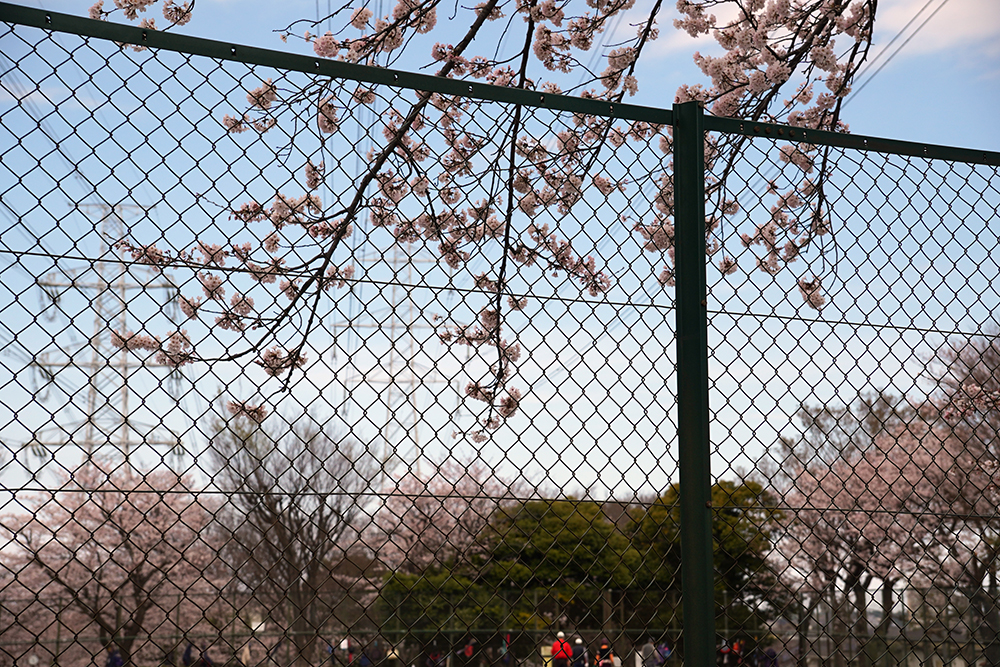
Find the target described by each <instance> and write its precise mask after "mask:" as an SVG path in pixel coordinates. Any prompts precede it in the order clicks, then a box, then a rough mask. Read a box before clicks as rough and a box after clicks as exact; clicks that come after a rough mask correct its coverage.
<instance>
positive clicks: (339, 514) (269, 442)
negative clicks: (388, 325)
mask: <svg viewBox="0 0 1000 667" xmlns="http://www.w3.org/2000/svg"><path fill="white" fill-rule="evenodd" d="M233 412H235V413H236V414H237V415H238V416H234V417H233V418H232V419H229V420H228V421H225V420H223V419H221V418H218V419H216V420H215V421H214V422H213V424H212V428H213V432H214V434H213V435H212V437H211V440H210V443H209V451H210V457H211V461H212V465H213V467H214V472H213V475H212V480H213V483H214V485H215V486H216V487H217V488H218V489H219V490H220V491H221V492H222V493H223V494H224V496H225V499H226V500H225V505H223V507H222V508H221V509H220V514H219V516H220V525H221V528H222V531H223V533H224V536H225V538H226V545H225V551H224V553H225V554H226V561H227V563H228V564H229V565H230V566H231V570H230V573H229V576H230V577H231V584H230V588H231V589H232V590H233V591H234V592H235V593H237V594H239V595H240V596H243V597H246V598H247V599H250V600H252V601H254V602H256V603H257V604H258V605H260V607H261V608H262V610H263V612H264V614H266V616H267V617H268V618H270V619H272V620H273V621H274V622H276V623H277V624H278V626H279V627H280V628H282V630H283V632H284V638H283V640H282V641H284V642H285V643H286V645H287V646H289V647H291V648H292V651H293V658H294V663H295V664H296V665H302V666H303V667H304V666H306V665H310V664H313V662H314V661H316V660H318V659H320V658H321V657H322V656H323V655H325V654H324V651H325V650H326V644H324V643H323V642H321V641H320V639H321V635H322V633H323V631H324V630H327V629H331V628H334V629H339V628H340V626H341V624H340V623H338V618H337V617H336V608H337V604H338V603H339V602H340V601H341V599H342V598H343V597H344V596H345V595H347V593H348V591H349V590H350V588H351V586H352V585H353V584H354V581H351V580H343V578H342V577H340V575H339V574H338V565H340V564H341V563H343V562H344V561H345V560H347V559H348V555H349V553H350V551H351V549H352V548H353V547H355V546H356V545H357V544H358V535H359V534H360V532H361V531H362V530H364V529H365V528H366V527H367V525H368V524H369V523H370V521H371V517H370V516H369V514H368V509H369V508H370V507H371V504H372V499H373V498H374V497H375V496H376V495H377V494H378V493H379V492H380V491H381V488H380V485H381V481H382V477H383V474H384V466H383V461H382V459H381V458H380V457H379V456H377V455H376V453H375V452H374V451H373V450H372V449H371V448H370V447H366V446H365V445H364V444H363V443H361V442H359V441H357V440H355V439H354V438H351V437H349V436H344V437H335V436H332V435H330V434H329V432H328V428H327V427H324V425H323V424H322V423H320V422H319V421H318V420H316V419H315V418H313V417H312V416H311V415H308V414H307V415H305V416H303V417H301V418H300V419H298V420H296V421H295V422H293V423H292V424H290V425H287V426H286V427H285V428H283V429H282V428H280V427H278V426H275V425H274V424H276V423H280V421H281V420H280V419H277V418H276V417H272V418H271V420H270V423H271V425H270V426H265V425H262V424H259V423H257V422H256V421H254V420H252V419H249V418H248V417H246V416H245V413H243V412H241V411H239V410H234V411H233ZM349 579H350V578H349Z"/></svg>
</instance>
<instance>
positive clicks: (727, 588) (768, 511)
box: [631, 480, 784, 633]
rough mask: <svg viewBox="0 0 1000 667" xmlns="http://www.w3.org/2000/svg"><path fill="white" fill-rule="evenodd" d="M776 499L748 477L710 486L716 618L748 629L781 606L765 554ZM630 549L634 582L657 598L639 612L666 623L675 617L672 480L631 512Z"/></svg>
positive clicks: (772, 534)
mask: <svg viewBox="0 0 1000 667" xmlns="http://www.w3.org/2000/svg"><path fill="white" fill-rule="evenodd" d="M776 504H777V500H776V497H775V496H774V495H773V494H772V493H771V492H770V491H768V490H767V489H766V488H765V487H764V486H763V485H762V484H760V483H759V482H754V481H747V480H744V481H729V480H720V481H718V482H716V483H715V484H714V485H713V486H712V542H713V553H714V566H715V572H716V576H717V580H716V591H715V600H716V615H717V616H719V617H722V616H723V615H725V616H726V617H727V623H728V625H729V627H731V628H733V627H743V628H744V629H745V630H746V631H747V632H748V633H749V632H752V631H753V630H755V629H757V627H755V626H754V624H757V625H758V626H760V625H762V624H763V623H765V622H766V621H767V620H769V619H773V618H775V617H776V616H777V615H778V613H779V612H780V611H781V607H782V606H783V604H784V600H783V598H782V595H781V592H780V587H779V586H778V581H777V576H776V574H775V572H774V570H773V568H772V565H771V564H770V563H769V561H768V556H769V554H770V553H771V550H772V548H773V546H774V541H775V540H776V539H777V535H778V531H779V528H780V518H781V514H780V513H779V511H778V510H777V509H776ZM631 533H632V535H631V541H632V546H633V548H634V550H635V552H636V553H637V556H638V558H639V567H638V568H637V570H636V577H637V582H639V583H640V587H641V588H643V589H645V590H647V591H651V592H652V594H653V595H654V596H658V597H659V599H653V600H648V601H646V604H647V606H646V609H647V613H649V614H652V615H655V616H657V617H658V618H659V625H661V626H666V625H667V624H668V623H669V621H670V620H671V618H672V617H673V616H675V615H676V616H678V617H679V609H678V606H679V604H680V600H681V596H680V592H681V591H680V577H679V572H680V564H681V561H680V487H679V485H678V484H674V485H672V486H671V487H670V488H668V489H667V491H666V492H664V493H663V494H661V495H660V497H659V498H657V499H656V500H655V501H654V502H653V503H652V504H650V505H648V506H645V507H642V508H640V509H638V510H636V511H634V513H633V526H632V529H631Z"/></svg>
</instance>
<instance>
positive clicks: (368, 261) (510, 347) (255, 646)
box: [0, 26, 679, 667]
mask: <svg viewBox="0 0 1000 667" xmlns="http://www.w3.org/2000/svg"><path fill="white" fill-rule="evenodd" d="M2 40H3V44H4V49H3V52H4V58H5V65H4V74H3V81H4V87H5V90H6V93H7V98H6V101H5V102H4V108H3V111H2V118H3V128H4V129H3V139H2V142H3V143H2V148H0V153H2V156H3V157H2V161H3V169H4V172H5V174H7V177H5V179H4V182H5V183H6V184H7V185H5V186H4V190H3V215H4V216H5V224H4V232H3V255H4V267H3V275H4V280H3V281H2V282H3V284H4V286H5V287H4V296H3V306H2V312H3V322H4V324H3V336H4V339H3V340H4V342H3V351H4V357H3V368H4V379H3V382H2V385H3V388H2V392H3V399H2V404H3V413H4V416H3V418H2V420H3V426H2V428H3V434H4V448H3V453H4V456H5V459H4V461H3V463H2V474H3V484H4V489H5V491H4V496H3V500H2V505H3V507H2V513H3V535H4V547H3V549H4V555H5V557H4V566H3V570H2V571H3V584H2V590H3V611H2V613H3V617H2V620H0V646H2V649H0V656H2V659H3V660H4V661H5V662H6V663H7V664H36V661H37V662H40V663H42V664H61V665H74V664H92V663H98V664H105V663H106V664H109V665H110V664H113V663H117V661H119V660H120V661H122V662H123V663H125V664H137V665H155V664H160V663H171V664H177V665H180V664H184V665H190V664H194V663H198V662H202V663H205V662H208V661H210V662H212V663H220V664H222V663H225V664H229V663H234V661H240V662H242V663H243V664H245V665H264V664H281V665H287V664H295V665H319V664H324V663H338V664H339V663H343V664H359V665H363V664H369V663H370V664H399V665H441V666H442V667H443V666H444V665H451V666H455V665H473V664H476V665H478V664H480V663H482V662H490V663H491V664H541V661H542V660H543V655H542V653H540V647H542V645H543V644H544V645H545V646H544V648H551V644H552V642H553V639H554V637H553V634H554V632H555V631H556V630H564V631H565V632H566V633H575V634H576V635H577V636H579V637H580V638H581V639H583V640H585V641H586V645H587V647H588V648H589V649H590V657H589V658H588V659H587V660H586V662H587V663H588V664H589V663H590V662H592V661H593V658H594V656H595V655H596V654H595V651H598V650H599V649H600V639H601V637H606V638H607V639H608V640H609V641H612V642H614V647H615V649H616V650H618V651H623V652H624V651H629V650H631V646H632V644H633V643H634V642H636V641H638V640H639V637H640V635H645V634H649V635H653V634H655V635H657V636H661V635H664V633H666V632H672V633H676V632H677V629H678V621H677V619H676V616H675V613H674V609H675V607H676V604H677V599H678V596H679V591H678V586H679V584H677V583H675V582H674V581H673V580H672V579H671V578H669V577H660V578H659V579H656V580H655V581H654V580H653V579H651V578H650V577H648V576H646V575H642V577H645V578H641V577H640V575H639V574H637V572H636V567H638V555H637V552H636V548H635V547H634V546H633V544H632V543H631V541H630V540H629V538H628V535H629V530H630V526H631V525H632V522H633V518H634V517H633V514H634V510H635V508H636V507H638V506H639V505H638V504H637V503H639V502H640V501H641V500H647V501H648V500H649V499H651V498H654V497H655V496H656V495H657V493H658V491H659V490H661V489H664V488H667V487H668V486H669V484H670V481H671V479H672V478H673V477H674V476H675V475H674V469H675V463H674V461H673V459H672V458H671V456H670V455H669V454H668V443H669V441H670V440H671V439H672V438H673V433H674V431H675V428H674V427H673V426H672V419H671V416H670V412H671V409H672V405H673V402H674V401H673V398H672V396H671V392H669V391H667V389H666V388H667V386H668V380H669V376H670V374H671V373H672V369H673V364H672V362H671V361H670V354H671V352H670V350H671V333H670V326H669V323H670V311H671V307H672V306H671V301H670V298H669V297H668V296H667V295H665V294H664V293H663V292H662V290H661V289H660V288H659V286H658V285H657V284H656V283H655V281H652V286H650V285H649V282H650V281H648V280H645V278H646V277H647V276H650V275H652V274H653V273H654V270H655V269H656V265H655V263H656V262H658V261H659V258H657V257H652V256H648V257H646V256H643V253H642V251H641V247H640V245H639V243H638V241H636V240H630V237H631V233H630V229H628V225H629V223H628V220H629V219H632V220H634V219H637V218H638V217H640V216H641V215H643V212H644V211H646V210H648V209H649V208H651V206H652V198H653V196H654V195H655V190H650V189H648V188H647V189H646V190H645V191H643V192H635V191H633V192H632V193H631V194H630V195H626V194H625V193H624V192H623V191H622V190H623V189H624V188H623V189H622V190H620V189H618V188H617V187H611V188H610V189H609V190H608V193H607V194H601V193H600V192H599V191H598V190H595V189H594V188H591V187H589V186H588V188H587V191H586V192H585V193H579V192H578V191H577V190H575V189H574V188H573V187H563V185H562V184H558V183H555V182H553V184H554V188H555V189H553V190H552V192H555V195H554V196H555V197H556V198H557V199H558V201H553V202H551V204H552V206H546V205H545V204H544V203H539V204H538V205H537V206H535V208H537V211H534V210H533V211H530V212H531V213H532V214H533V217H532V218H529V217H528V215H527V213H526V209H527V208H528V206H527V205H525V206H524V207H518V208H517V209H516V210H515V211H514V213H513V218H512V220H513V222H512V225H511V229H510V231H508V232H506V233H505V230H504V228H503V224H502V222H498V220H501V221H502V220H503V219H504V212H503V209H502V206H503V202H506V201H507V199H506V197H507V196H508V194H509V192H508V183H509V180H508V179H504V180H497V179H496V178H495V173H493V175H491V173H492V172H490V171H489V167H490V165H491V164H493V163H495V162H502V161H504V160H505V159H506V152H507V151H509V145H510V141H509V137H507V136H504V135H503V133H502V128H504V127H505V126H508V127H509V126H510V124H511V122H512V118H513V115H514V114H519V120H518V122H519V124H520V127H521V128H522V129H521V131H520V132H519V135H523V136H526V137H537V138H538V141H536V142H535V143H534V144H533V145H528V144H524V145H522V146H521V148H520V150H521V153H522V155H521V157H519V158H518V159H519V160H520V161H521V162H524V163H525V164H526V165H529V166H530V160H531V159H532V156H534V157H535V158H538V156H542V155H545V154H547V153H548V152H553V153H555V152H556V142H558V141H560V139H559V133H560V132H566V131H567V130H571V129H574V128H575V127H576V124H575V122H574V116H573V114H569V113H562V112H556V111H548V110H544V109H530V108H520V109H518V108H515V107H513V106H510V105H503V104H497V103H489V102H480V101H476V100H464V99H452V98H448V97H443V96H436V97H434V98H433V99H430V100H427V99H424V98H422V97H421V94H420V93H419V92H415V91H413V90H408V89H403V88H398V87H389V86H375V85H370V84H362V83H359V82H356V81H346V80H330V79H319V78H316V77H314V76H307V75H305V74H300V73H296V72H292V71H283V70H278V69H273V68H265V67H255V66H250V65H246V64H243V63H240V62H223V61H219V60H212V59H208V58H203V57H196V56H190V55H184V54H178V53H174V52H170V51H164V50H155V49H153V50H143V51H139V52H136V51H134V50H132V49H131V47H126V48H124V49H122V48H119V47H118V46H116V45H115V44H114V43H112V42H109V41H103V40H97V39H83V38H80V37H77V36H74V35H69V34H59V33H50V32H43V31H41V30H38V29H35V28H29V27H21V26H15V27H12V26H6V27H5V28H4V33H3V35H2ZM265 82H270V83H269V84H266V83H265ZM262 85H267V86H270V88H267V89H266V90H263V91H262V92H260V93H259V95H261V96H262V97H261V99H262V100H263V99H264V98H266V97H267V96H269V95H271V91H274V95H275V96H276V97H277V98H278V99H277V100H274V101H273V103H269V102H266V101H262V102H260V103H258V104H257V106H256V108H250V104H251V103H252V102H253V100H251V101H250V103H248V99H247V95H248V91H252V90H254V89H258V88H260V87H261V86H262ZM415 104H422V105H423V108H424V109H425V111H424V112H423V114H422V118H421V119H420V120H419V121H418V126H415V127H413V132H412V134H411V136H412V141H411V140H410V139H408V140H407V143H405V144H402V145H401V146H400V149H399V151H397V152H396V153H390V154H389V156H388V158H387V159H385V160H384V164H383V166H382V167H381V168H379V169H378V170H377V174H379V176H377V177H376V178H374V179H371V180H370V184H369V185H368V187H367V188H362V189H361V191H360V195H359V194H358V188H359V185H358V184H359V182H360V180H361V179H363V178H364V177H365V176H366V174H370V173H371V165H372V164H373V163H374V162H377V161H378V159H379V157H378V156H379V151H380V150H381V149H382V147H383V146H384V145H385V144H386V141H387V140H391V139H392V136H393V127H399V125H400V123H402V122H404V119H405V118H406V116H407V114H408V113H409V111H410V110H411V109H413V108H414V105H415ZM248 109H249V111H248ZM245 113H246V114H247V115H246V116H244V114H245ZM227 116H229V117H231V118H233V119H240V120H238V121H234V120H231V119H230V120H227ZM255 122H256V123H257V125H256V126H254V123H255ZM227 123H228V124H229V125H228V127H227ZM240 123H243V125H240ZM234 124H235V125H234ZM498 128H499V131H498ZM228 129H235V130H245V131H233V132H230V131H227V130H228ZM262 129H267V131H266V132H262V131H261V130H262ZM604 131H606V130H604ZM564 136H566V135H564ZM412 154H416V155H419V156H420V157H419V159H410V158H411V156H412ZM580 156H581V158H586V159H589V160H591V161H597V162H596V163H597V164H598V165H599V168H595V169H593V170H592V173H598V174H601V175H603V177H604V178H606V179H607V183H609V184H617V183H618V182H620V181H623V180H624V178H625V176H626V174H627V172H628V171H629V169H632V168H636V169H643V170H646V171H654V170H656V169H657V168H659V169H662V168H663V167H664V166H665V161H666V157H665V155H664V153H663V152H662V151H660V150H659V149H658V148H657V147H656V145H655V142H653V144H652V145H647V142H645V141H643V142H640V143H634V142H633V143H631V144H626V145H623V146H621V147H620V149H619V150H616V151H611V150H609V149H608V148H607V147H605V148H604V149H603V152H602V153H598V152H597V151H595V150H591V149H589V148H588V149H587V150H586V151H584V150H582V149H581V151H580ZM574 159H576V158H574ZM390 172H392V173H393V174H395V175H394V176H393V175H389V174H390ZM496 173H500V172H496ZM483 174H486V176H483ZM383 176H384V180H380V179H382V177H383ZM445 179H450V180H445ZM428 193H429V194H428ZM394 197H398V199H393V198H394ZM492 200H496V201H498V202H500V205H499V206H497V205H493V208H494V211H493V212H491V213H487V214H483V215H482V216H481V217H477V216H479V215H480V214H479V213H478V212H477V211H475V210H473V209H474V208H476V207H479V208H480V209H481V208H482V206H483V204H482V202H484V201H492ZM256 202H259V203H260V204H257V203H256ZM352 202H354V204H352ZM352 205H355V206H357V207H358V209H357V210H358V212H357V213H356V214H349V215H353V216H354V221H353V224H352V225H351V229H347V228H346V225H344V224H343V223H342V220H343V218H344V216H345V211H346V210H348V209H350V207H351V206H352ZM448 211H454V212H455V213H456V214H457V215H458V216H460V217H462V218H463V221H462V225H461V226H462V230H460V231H458V232H456V233H455V234H453V235H450V236H449V234H448V233H447V232H448V231H449V229H448V228H447V227H443V226H442V227H440V228H439V229H438V230H436V231H435V230H432V229H431V228H430V227H431V224H432V222H431V221H429V220H428V218H426V217H425V218H421V217H420V216H421V215H422V214H429V215H430V216H435V217H436V219H438V224H440V225H444V222H441V221H442V220H443V219H444V216H445V215H446V213H447V212H448ZM452 222H453V227H452V228H451V229H452V230H456V229H458V227H459V223H458V221H457V220H454V221H452ZM531 223H534V225H536V226H537V227H536V228H535V231H534V232H531V233H529V232H530V230H529V225H530V224H531ZM545 224H548V225H550V226H551V230H552V231H551V233H550V232H547V231H542V225H545ZM421 225H423V227H421ZM532 233H533V234H534V235H535V237H534V238H535V241H536V242H535V243H534V245H532V243H533V241H532V237H531V234H532ZM341 234H342V238H341V239H338V235H341ZM554 234H558V238H557V237H556V236H555V235H554ZM463 235H464V236H463ZM484 236H485V237H486V238H487V241H486V242H479V239H481V238H483V237H484ZM505 236H506V237H507V238H505ZM469 238H471V239H472V240H473V241H475V243H470V242H467V241H468V239H469ZM490 239H492V240H490ZM566 242H572V244H573V249H572V252H571V253H570V254H567V251H566V250H565V246H564V245H561V244H565V243H566ZM449 244H450V245H449ZM505 244H506V245H507V247H508V248H509V249H510V252H509V253H504V251H503V250H504V246H505ZM546 244H550V245H549V246H547V247H548V248H549V249H548V250H546ZM332 247H336V251H335V252H334V253H333V254H332V255H330V256H329V258H328V257H327V256H324V252H325V251H326V250H327V249H329V248H332ZM467 249H468V250H467ZM467 251H469V252H471V254H470V255H469V256H463V255H461V253H464V252H467ZM588 256H590V257H593V258H594V259H595V266H597V267H598V269H599V270H600V271H603V272H606V273H609V274H610V273H612V272H613V273H614V274H615V275H616V276H618V279H617V281H616V282H615V283H614V284H613V285H610V286H609V287H608V288H607V289H602V291H601V293H600V295H599V296H596V297H595V296H591V294H590V293H589V292H591V291H593V292H594V294H597V291H596V290H594V289H591V288H590V287H589V286H588V284H587V280H588V275H590V274H588V271H589V269H588V268H587V265H586V262H585V261H583V260H585V258H586V257H588ZM442 257H443V259H442ZM327 259H329V262H327ZM559 262H562V264H560V263H559ZM574 263H575V264H574ZM501 265H503V266H501ZM316 272H318V275H320V276H323V279H324V281H325V282H324V283H323V284H322V285H321V289H317V283H316V282H314V281H313V282H310V277H311V276H313V275H315V274H316ZM567 273H569V276H567V275H566V274H567ZM593 279H594V278H593V276H591V280H593ZM501 280H502V281H503V283H504V288H503V291H502V292H500V293H499V294H498V293H497V290H496V288H495V287H491V284H490V283H491V282H493V283H494V284H495V283H499V282H500V281H501ZM499 297H503V300H502V301H501V302H500V303H499V304H498V306H499V307H497V306H494V305H493V304H494V303H495V302H496V301H497V299H498V298H499ZM508 297H509V301H508ZM522 300H525V301H524V302H523V309H522V303H521V302H522ZM491 311H492V312H497V311H499V312H501V313H502V323H500V324H499V326H500V327H501V328H500V329H499V330H500V331H501V333H500V335H496V336H495V335H494V334H493V333H492V332H493V331H494V330H495V329H496V328H497V323H493V324H491V323H490V322H488V321H487V320H488V318H489V317H490V315H489V313H490V312H491ZM178 332H181V333H178ZM477 332H478V333H477ZM483 332H486V333H485V334H484V333H483ZM154 337H155V338H154ZM449 339H450V340H449ZM498 355H499V356H498ZM195 358H197V359H198V360H197V361H192V363H187V362H188V361H191V360H193V359H195ZM498 358H500V359H501V360H502V362H503V366H502V367H503V369H507V368H510V369H511V370H509V371H508V370H504V371H502V372H500V374H501V375H503V374H505V373H506V374H510V375H511V377H510V378H509V380H508V379H507V378H506V377H504V378H501V380H502V381H503V383H509V387H508V388H505V389H503V392H504V393H503V395H502V396H505V397H507V398H512V397H513V398H516V397H517V394H516V393H515V392H517V391H519V392H520V405H519V406H517V407H518V409H517V411H516V414H513V415H512V416H509V417H507V418H504V419H499V417H498V415H501V414H502V413H503V411H504V410H506V409H507V408H506V407H505V405H504V404H502V403H501V399H502V396H501V395H500V394H501V390H500V389H495V388H494V387H497V386H500V387H501V388H503V387H504V386H505V384H500V385H497V382H496V378H495V376H496V375H497V374H498V367H499V366H500V365H501V364H500V362H498ZM289 359H293V360H294V361H291V362H290V361H288V360H289ZM299 360H301V361H299ZM289 367H290V368H289ZM514 368H516V372H513V369H514ZM472 385H475V386H476V387H478V389H476V390H475V391H473V390H471V389H467V387H469V386H472ZM493 391H495V392H496V393H497V394H498V396H497V400H496V401H483V400H475V398H476V396H475V395H471V396H470V394H476V393H478V394H480V398H481V395H482V394H484V393H487V392H493ZM584 406H585V407H584ZM509 411H510V412H513V410H509ZM504 414H505V413H504ZM498 420H499V422H500V423H497V422H498ZM640 582H642V583H640ZM668 594H669V595H672V602H671V603H670V604H669V605H663V604H662V601H663V600H664V599H668V598H667V596H668ZM626 647H628V648H626Z"/></svg>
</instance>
